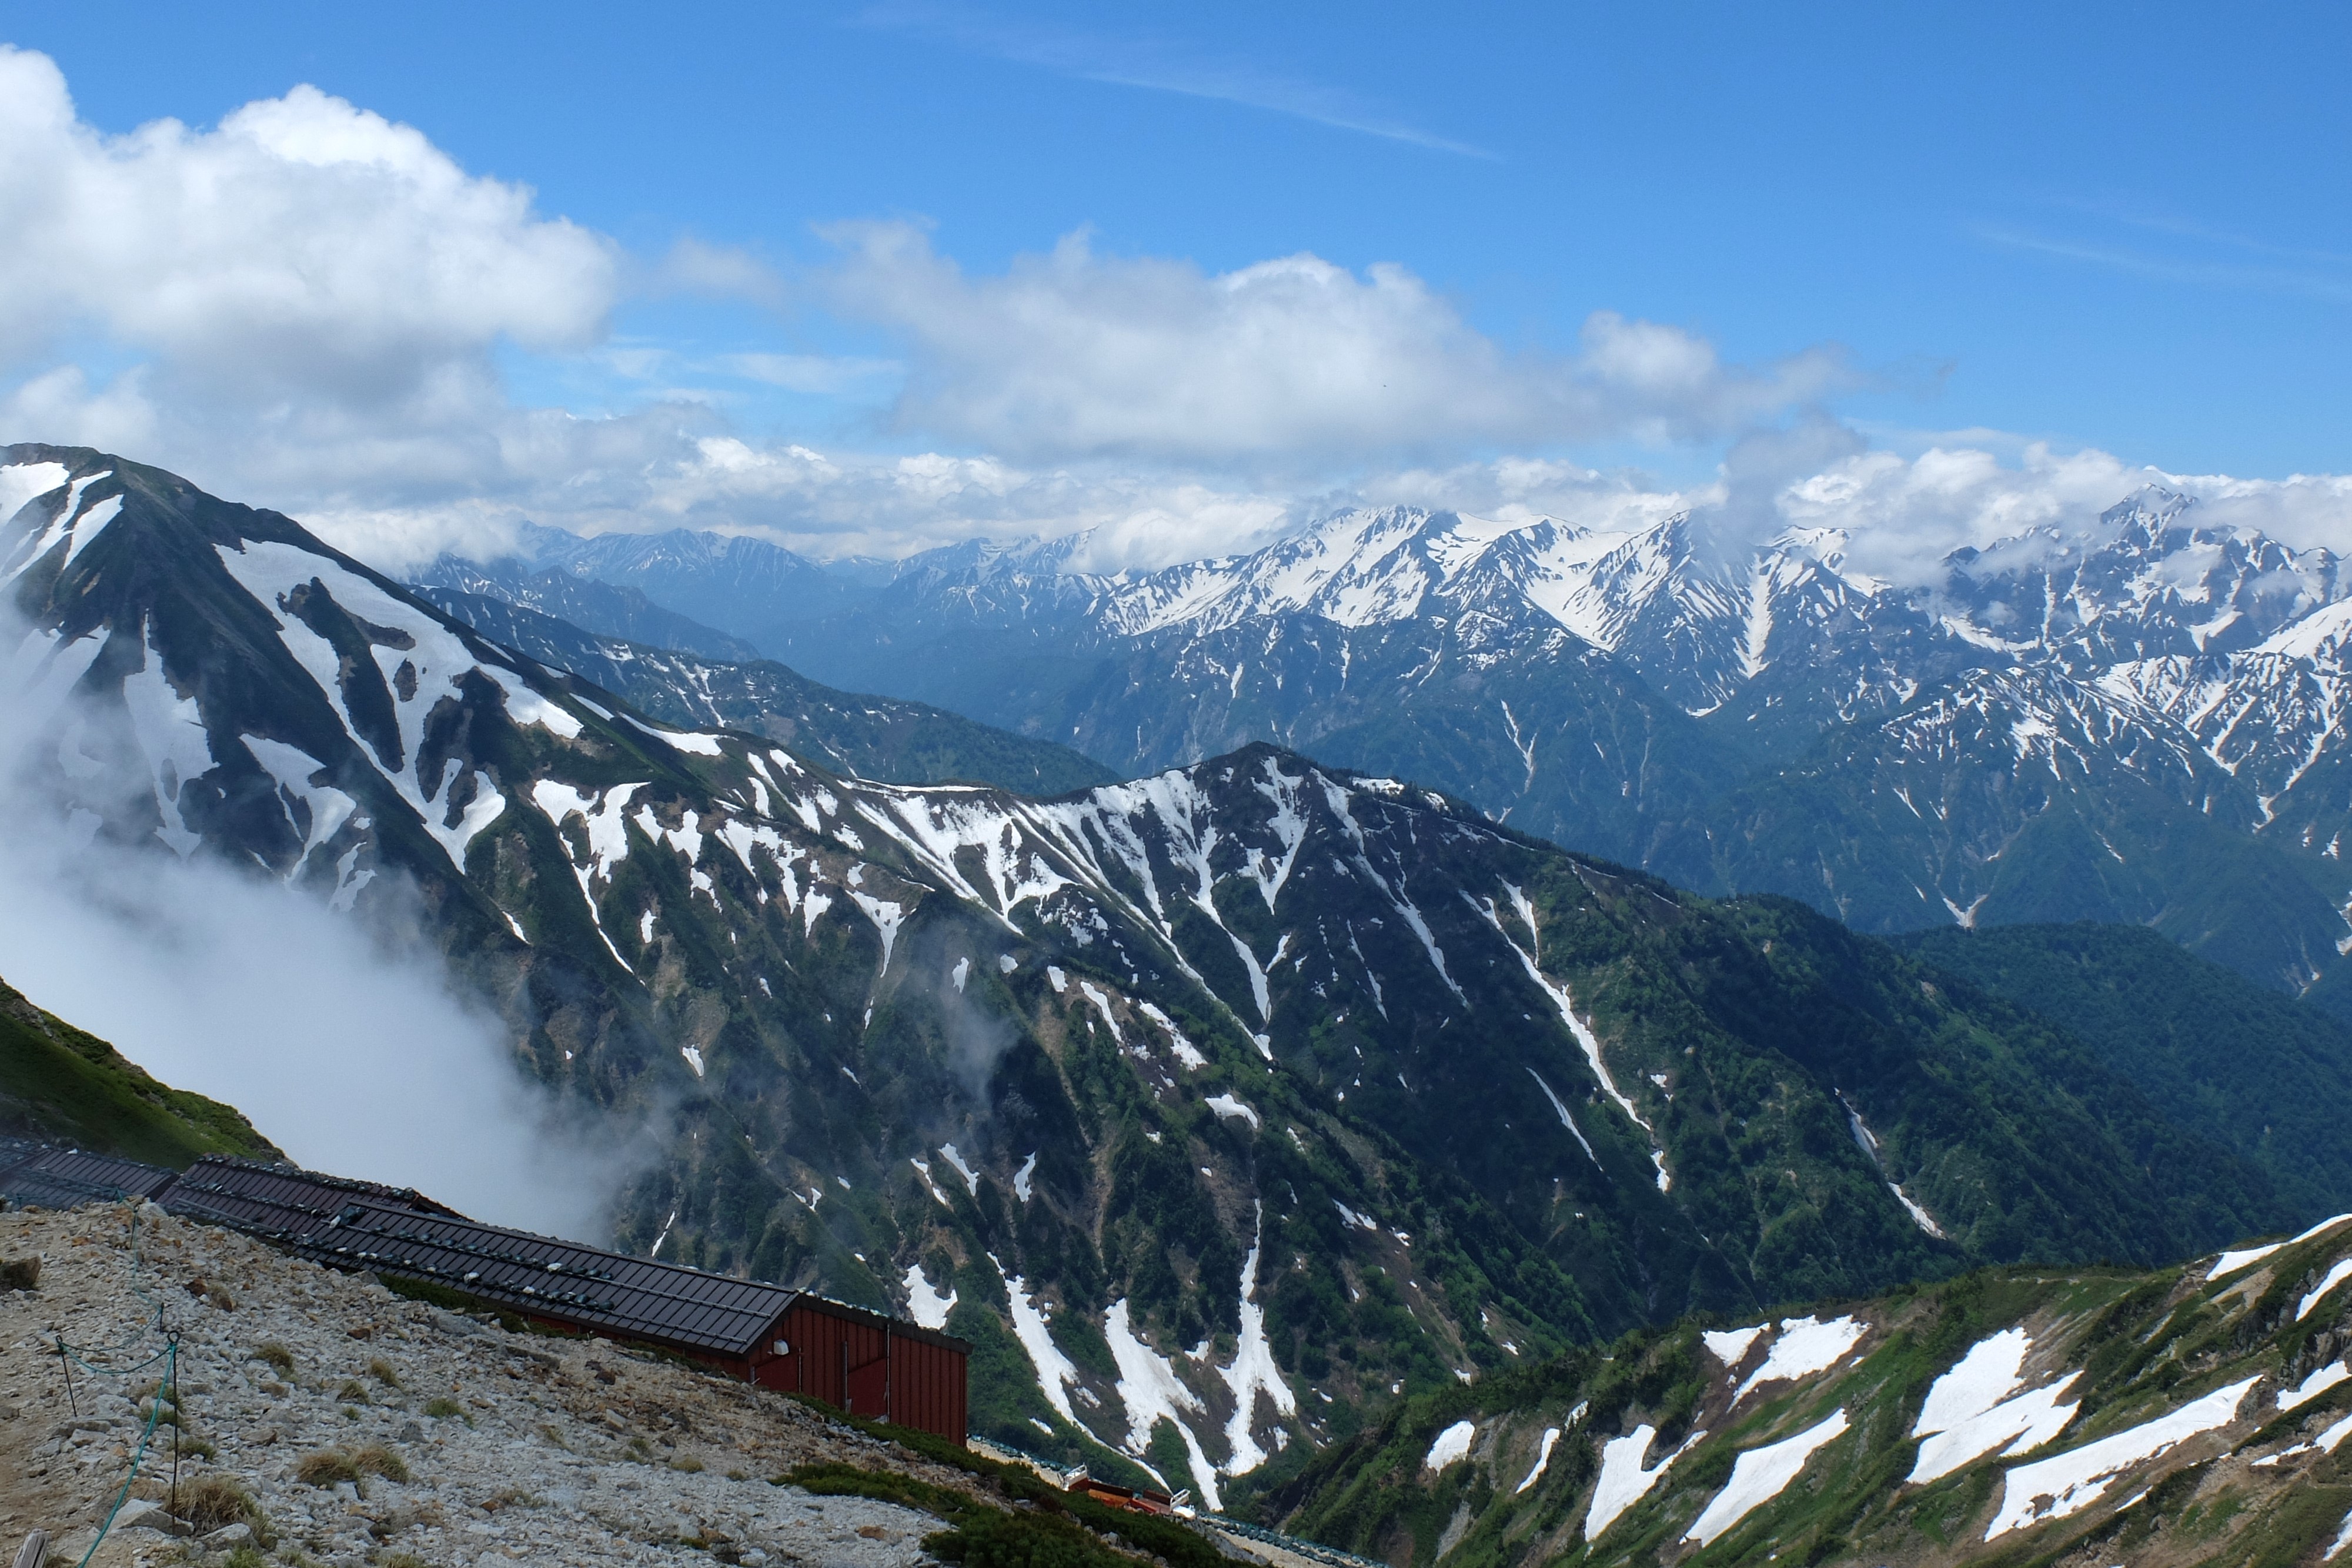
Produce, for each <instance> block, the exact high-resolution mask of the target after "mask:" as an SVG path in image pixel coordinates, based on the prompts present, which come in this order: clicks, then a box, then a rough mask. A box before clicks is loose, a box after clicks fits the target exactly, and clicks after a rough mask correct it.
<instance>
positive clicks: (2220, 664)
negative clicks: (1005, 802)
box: [426, 489, 2352, 1005]
mask: <svg viewBox="0 0 2352 1568" xmlns="http://www.w3.org/2000/svg"><path fill="white" fill-rule="evenodd" d="M1849 543H1850V541H1849V539H1848V538H1846V536H1845V535H1843V533H1841V532H1839V531H1837V530H1834V529H1790V530H1787V531H1784V532H1782V533H1780V535H1778V536H1776V537H1775V538H1771V539H1770V540H1769V541H1768V542H1766V543H1765V544H1763V545H1761V546H1759V547H1757V548H1755V549H1745V548H1738V547H1734V548H1728V549H1727V548H1726V547H1724V546H1723V545H1721V544H1720V543H1718V542H1717V540H1716V539H1715V538H1712V537H1711V535H1710V534H1709V532H1708V530H1707V529H1706V527H1705V526H1704V524H1703V523H1702V522H1700V521H1698V520H1695V519H1694V518H1692V517H1688V516H1677V517H1670V518H1667V519H1665V520H1664V521H1661V522H1659V523H1657V524H1654V525H1652V526H1648V527H1643V528H1635V529H1630V530H1627V531H1622V532H1602V531H1596V530H1593V529H1589V528H1574V527H1570V526H1569V525H1566V524H1563V523H1559V522H1556V521H1550V520H1542V519H1538V520H1531V521H1525V522H1514V523H1501V522H1495V521H1490V520H1486V519H1481V518H1477V517H1465V516H1462V515H1458V514H1454V513H1447V512H1435V513H1431V512H1423V511H1415V510H1405V509H1397V510H1387V511H1357V512H1349V513H1344V514H1341V515H1339V516H1336V517H1330V518H1328V519H1327V520H1326V521H1324V522H1323V523H1322V524H1320V525H1318V527H1316V528H1313V529H1311V530H1309V531H1308V532H1307V533H1305V534H1302V535H1300V536H1297V537H1296V538H1290V539H1286V540H1284V541H1282V542H1280V543H1278V544H1276V545H1274V546H1271V547H1269V548H1267V549H1262V550H1259V551H1256V552H1255V553H1252V554H1248V555H1243V556H1236V557H1231V558H1225V559H1215V560H1204V561H1198V562H1192V563H1188V564H1183V565H1179V566H1175V567H1171V568H1167V569H1164V570H1154V571H1137V572H1123V573H1118V574H1102V573H1094V572H1088V571H1085V570H1076V568H1075V567H1074V565H1073V562H1074V561H1076V560H1079V559H1083V547H1084V540H1083V539H1082V538H1066V539H1061V540H1055V541H1036V540H1030V541H1024V542H1019V543H1015V544H1011V545H992V544H987V543H984V542H983V543H972V544H965V545H960V546H955V547H951V548H949V549H940V550H934V551H930V552H927V553H925V554H921V555H918V556H915V557H913V558H911V559H908V560H907V561H905V562H902V563H901V564H900V565H899V566H898V568H897V570H895V572H894V573H892V574H891V575H890V576H889V577H888V578H887V580H877V578H878V577H879V575H880V574H879V573H878V571H877V569H876V568H875V567H874V566H873V564H872V563H860V564H859V565H858V567H857V568H856V570H854V571H851V572H835V571H828V570H825V569H823V568H820V567H817V566H815V565H814V563H811V562H808V561H805V560H803V559H801V558H798V557H795V556H793V555H792V554H791V553H790V552H789V551H785V550H782V549H778V548H776V547H773V546H770V545H765V544H761V543H758V542H756V541H752V540H748V539H734V540H719V539H717V538H714V537H712V536H707V535H697V534H692V533H687V532H682V531H679V532H671V533H667V534H657V535H648V536H638V537H626V538H613V537H606V538H599V539H595V540H579V539H575V538H572V537H571V536H569V535H561V534H558V533H556V532H554V531H553V530H541V531H539V532H538V533H537V534H535V535H534V536H533V537H532V540H531V548H532V549H533V550H534V552H535V553H534V559H533V560H532V562H531V563H530V565H529V566H528V567H526V566H525V565H524V564H523V563H520V562H512V561H509V562H507V563H504V564H503V566H500V567H497V568H492V569H479V568H468V567H467V565H466V563H459V562H450V561H446V560H445V561H444V562H442V563H440V565H439V566H438V567H437V568H436V571H435V572H434V573H430V574H427V578H426V580H433V581H442V582H449V583H452V584H453V585H454V583H455V582H456V581H457V580H458V579H459V578H460V577H462V576H463V574H464V573H465V572H466V571H467V570H476V571H477V574H478V572H479V571H480V570H493V571H494V572H496V573H499V574H502V575H503V577H504V579H505V580H506V581H507V583H508V586H506V587H504V588H497V589H492V590H491V591H495V592H499V593H500V594H501V595H503V596H506V597H510V598H519V599H520V601H526V602H547V601H543V600H542V601H531V600H530V599H529V598H528V591H527V590H526V589H525V588H524V587H523V586H522V583H521V579H522V578H524V577H526V576H528V575H530V572H531V571H533V570H536V571H538V572H539V573H540V574H541V577H542V579H543V578H544V575H545V572H546V571H547V570H549V569H553V570H556V571H557V572H559V573H561V574H564V575H566V576H567V577H568V578H572V579H585V580H596V581H599V582H602V583H604V584H607V585H611V586H618V587H623V588H626V589H634V590H636V591H640V592H642V593H643V594H644V595H645V596H646V600H647V601H649V602H650V603H652V604H656V605H659V606H661V607H662V608H665V609H667V610H669V611H672V612H677V613H679V614H682V615H685V616H688V617H690V618H691V619H693V620H694V621H697V622H702V623H704V624H705V625H706V627H707V628H708V629H709V630H708V632H707V633H706V634H705V635H704V636H703V637H702V639H701V641H702V643H703V644H704V645H709V639H710V638H711V637H732V638H740V639H742V640H744V641H747V642H749V643H753V644H756V645H757V646H758V647H759V648H760V649H761V651H762V652H764V653H768V654H770V655H771V656H772V657H775V658H778V659H781V660H782V661H784V662H785V663H787V664H791V665H793V667H794V668H796V669H799V670H801V671H802V672H803V673H804V674H808V675H810V676H813V677H814V678H815V679H818V680H822V681H825V682H829V683H832V684H834V685H840V686H845V687H848V688H851V689H856V690H865V691H876V692H883V693H887V694H889V695H894V696H898V697H902V698H910V699H915V700H919V701H923V702H927V703H931V704H936V705H938V706H941V707H944V708H948V709H951V710H953V711H956V712H959V713H962V714H965V715H968V716H971V717H973V718H976V719H980V720H983V721H985V722H987V723H989V724H992V725H996V726H999V727H1003V728H1005V729H1009V730H1013V731H1015V732H1018V733H1021V734H1024V735H1029V736H1033V737H1038V738H1041V739H1052V740H1055V741H1058V742H1061V743H1063V744H1065V745H1066V746H1069V747H1074V748H1076V749H1077V750H1079V751H1082V752H1084V753H1086V754H1087V755H1088V756H1090V757H1093V758H1097V760H1099V761H1100V762H1102V763H1103V764H1105V765H1107V766H1108V768H1112V769H1113V770H1115V771H1117V772H1119V773H1123V774H1133V773H1139V772H1146V771H1150V770H1151V769H1155V768H1164V767H1170V766H1177V765H1182V764H1186V763H1189V762H1192V761H1196V760H1199V759H1200V758H1205V757H1209V756H1213V755H1216V754H1218V753H1220V752H1223V751H1225V750H1229V749H1231V748H1232V747H1236V746H1239V745H1243V744H1246V743H1248V742H1250V741H1253V740H1271V741H1275V742H1276V743H1278V744H1281V745H1285V746H1289V747H1297V748H1300V749H1303V750H1307V751H1310V752H1312V753H1313V754H1314V755H1316V756H1317V757H1318V758H1323V759H1325V760H1327V761H1329V762H1332V763H1335V764H1339V765H1344V766H1351V767H1360V768H1371V769H1375V770H1379V771H1382V772H1388V773H1393V774H1397V775H1400V776H1403V777H1409V778H1412V779H1416V780H1418V781H1420V782H1422V783H1424V784H1427V785H1430V786H1432V787H1433V788H1436V789H1442V790H1444V791H1446V792H1447V793H1449V794H1453V795H1455V796H1458V797H1460V798H1462V799H1464V800H1468V801H1470V802H1472V803H1473V804H1475V805H1476V806H1477V807H1479V808H1480V809H1481V810H1485V811H1486V812H1487V813H1488V814H1490V815H1491V816H1493V817H1494V818H1496V820H1498V821H1507V822H1508V823H1509V824H1510V825H1511V826H1513V827H1517V828H1524V829H1526V830H1528V831H1531V832H1535V833H1538V834H1540V835H1542V836H1544V837H1547V838H1550V839H1552V840H1554V841H1558V842H1560V843H1562V844H1565V845H1567V846H1569V847H1570V848H1574V849H1578V850H1582V851H1586V852H1592V853H1597V854H1601V855H1604V856H1607V857H1609V858H1611V859H1614V860H1618V861H1621V862H1626V863H1630V864H1635V865H1639V866H1642V867H1643V868H1645V869H1648V870H1651V871H1654V872H1655V873H1659V874H1661V875H1664V876H1666V877H1668V878H1669V879H1670V880H1673V881H1675V882H1678V883H1684V884H1685V885H1688V886H1692V887H1696V888H1699V889H1703V890H1706V891H1708V892H1711V893H1717V894H1724V893H1744V892H1776V893H1784V894H1789V895H1790V896H1793V897H1797V898H1801V899H1803V900H1805V901H1807V902H1808V903H1811V904H1814V905H1815V906H1816V907H1819V908H1822V909H1823V910H1825V911H1828V912H1830V913H1833V914H1835V915H1838V916H1839V917H1840V918H1842V919H1844V920H1846V921H1848V922H1851V923H1852V924H1853V925H1856V926H1858V927H1860V928H1862V929H1864V930H1874V931H1900V930H1906V929H1914V928H1919V927H1925V926H1929V925H1940V924H1957V925H1996V924H2006V923H2014V922H2021V921H2027V922H2031V921H2053V920H2073V919H2094V920H2108V921H2118V922H2125V923H2133V924H2149V925H2154V926H2155V927H2156V928H2157V929H2158V930H2160V931H2163V932H2164V933H2166V934H2167V935H2168V936H2173V937H2174V938H2176V939H2177V940H2179V941H2181V942H2183V943H2185V944H2186V945H2188V946H2190V947H2191V948H2192V949H2194V950H2196V951H2199V952H2201V953H2204V954H2206V955H2208V956H2211V957H2214V958H2216V959H2218V960H2220V961H2221V962H2223V963H2226V964H2228V965H2230V966H2231V967H2235V968H2237V969H2239V970H2240V971H2241V972H2242V973H2245V974H2247V975H2250V976H2252V977H2257V978H2259V979H2261V980H2262V981H2263V983H2264V984H2266V985H2271V986H2274V987H2277V988H2284V989H2286V990H2290V991H2294V992H2298V993H2302V992H2310V993H2312V994H2313V995H2314V996H2315V998H2318V999H2321V1000H2324V1001H2328V1002H2330V1003H2331V1005H2333V1003H2334V998H2335V996H2336V988H2337V986H2338V985H2340V984H2343V983H2344V982H2341V981H2338V980H2336V978H2335V977H2336V975H2337V974H2338V973H2339V971H2340V970H2341V969H2342V967H2343V960H2344V954H2345V951H2346V949H2347V946H2352V922H2347V913H2346V912H2347V907H2348V906H2352V873H2347V870H2346V868H2345V864H2344V861H2343V858H2342V854H2343V843H2342V840H2343V830H2344V828H2345V826H2346V821H2347V810H2352V773H2347V768H2346V757H2347V728H2346V727H2345V726H2344V724H2343V723H2342V722H2341V721H2342V718H2343V715H2344V707H2345V702H2346V697H2347V680H2346V672H2347V665H2346V653H2345V644H2346V632H2347V627H2352V607H2347V601H2346V593H2347V588H2352V584H2347V582H2346V581H2345V580H2344V573H2343V567H2342V562H2341V561H2340V560H2339V559H2337V558H2336V556H2334V555H2333V554H2331V553H2330V552H2328V551H2326V550H2325V549H2311V550H2297V549H2290V548H2288V547H2286V546H2284V545H2282V544H2280V543H2278V542H2277V541H2275V540H2273V539H2270V538H2266V537H2264V536H2263V534H2261V533H2260V532H2259V531H2256V530H2253V529H2252V528H2243V527H2233V526H2221V525H2208V524H2205V523H2203V522H2201V521H2200V514H2199V508H2198V506H2197V503H2196V502H2195V501H2194V499H2193V498H2191V497H2184V496H2179V495H2175V494H2171V493H2168V492H2165V491H2162V490H2159V489H2147V490H2144V491H2141V492H2140V493H2138V494H2137V495H2134V496H2130V497H2126V498H2124V499H2123V500H2121V501H2120V502H2118V503H2117V504H2116V506H2114V507H2111V508H2110V509H2108V510H2107V511H2106V512H2105V514H2104V515H2102V516H2100V517H2097V518H2096V519H2090V518H2085V519H2082V521H2081V523H2080V525H2079V526H2076V527H2072V528H2059V527H2056V526H2046V527H2042V528H2035V529H2032V530H2029V531H2027V532H2025V533H2023V534H2021V535H2019V536H2018V537H2016V538H2011V539H2008V540H2005V541H2003V542H2001V543H1999V544H1997V545H1995V546H1993V547H1992V548H1990V549H1982V550H1976V549H1963V550H1960V551H1957V552H1955V553H1954V554H1952V555H1951V556H1949V557H1948V558H1947V559H1945V560H1944V562H1943V563H1942V565H1941V566H1940V567H1939V568H1938V569H1937V570H1936V571H1935V572H1934V573H1933V574H1932V579H1931V580H1928V581H1926V582H1924V583H1895V582H1890V581H1887V580H1882V579H1879V578H1875V577H1873V576H1871V575H1869V574H1867V573H1865V572H1863V571H1861V570H1857V569H1855V568H1854V567H1853V566H1852V565H1851V564H1850V563H1849V560H1848V558H1847V553H1846V552H1847V547H1848V544H1849ZM475 586H476V587H478V588H479V587H482V586H484V585H483V583H481V582H480V581H479V580H477V581H476V582H475ZM574 608H575V609H581V612H582V613H583V614H587V613H590V612H587V611H585V610H584V608H582V607H579V606H574ZM590 623H593V622H590ZM619 624H620V623H619V622H617V621H611V622H607V624H606V625H604V626H600V627H599V628H598V629H600V630H618V629H619ZM673 635H674V636H682V635H683V634H682V633H679V634H673ZM674 645H679V646H686V645H688V643H683V642H678V643H674Z"/></svg>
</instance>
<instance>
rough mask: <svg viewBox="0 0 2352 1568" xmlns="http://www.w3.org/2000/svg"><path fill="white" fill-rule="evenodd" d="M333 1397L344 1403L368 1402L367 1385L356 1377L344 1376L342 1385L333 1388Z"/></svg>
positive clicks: (358, 1403) (359, 1403)
mask: <svg viewBox="0 0 2352 1568" xmlns="http://www.w3.org/2000/svg"><path fill="white" fill-rule="evenodd" d="M335 1397H336V1398H338V1399H340V1400H341V1401H342V1402H343V1403H344V1404H346V1405H364V1404H366V1403H367V1402H368V1396H367V1385H366V1384H364V1383H362V1382H361V1381H360V1380H359V1379H358V1378H356V1377H346V1378H344V1379H343V1385H342V1386H341V1388H338V1389H336V1390H335Z"/></svg>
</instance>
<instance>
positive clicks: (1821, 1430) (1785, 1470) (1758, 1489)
mask: <svg viewBox="0 0 2352 1568" xmlns="http://www.w3.org/2000/svg"><path fill="white" fill-rule="evenodd" d="M1846 1426H1847V1423H1846V1418H1845V1408H1844V1406H1839V1408H1838V1409H1837V1411H1836V1412H1835V1413H1834V1414H1832V1416H1830V1418H1829V1419H1828V1420H1826V1421H1823V1422H1822V1423H1821V1424H1820V1425H1818V1426H1815V1427H1808V1428H1806V1429H1805V1430H1804V1431H1802V1432H1800V1433H1798V1434H1797V1435H1796V1436H1795V1437H1784V1438H1782V1439H1781V1440H1780V1442H1777V1443H1769V1444H1767V1445H1765V1446H1764V1447H1763V1448H1750V1449H1748V1451H1747V1452H1746V1453H1744V1454H1742V1455H1740V1456H1739V1458H1738V1459H1737V1460H1735V1461H1734V1462H1733V1464H1732V1467H1731V1479H1730V1480H1729V1481H1727V1482H1726V1483H1725V1485H1724V1488H1723V1490H1721V1491H1719V1492H1717V1493H1716V1494H1715V1498H1714V1500H1712V1501H1710V1502H1709V1503H1708V1504H1707V1505H1706V1508H1704V1509H1703V1510H1701V1511H1700V1512H1699V1516H1698V1518H1697V1519H1696V1520H1695V1521H1692V1523H1691V1527H1690V1530H1689V1531H1688V1532H1687V1533H1686V1534H1685V1535H1684V1537H1683V1539H1684V1540H1685V1541H1696V1542H1698V1543H1699V1544H1700V1545H1702V1546H1705V1545H1706V1544H1708V1543H1709V1542H1713V1541H1715V1540H1716V1539H1717V1537H1719V1536H1721V1535H1722V1534H1724V1533H1725V1532H1726V1531H1728V1530H1730V1529H1731V1528H1732V1527H1733V1526H1735V1525H1737V1524H1738V1522H1739V1521H1741V1520H1743V1519H1745V1518H1747V1517H1748V1515H1749V1514H1751V1513H1753V1512H1755V1511H1757V1510H1758V1509H1759V1508H1762V1507H1763V1506H1764V1505H1765V1504H1766V1503H1768V1502H1770V1501H1771V1500H1773V1499H1774V1498H1777V1497H1779V1496H1780V1494H1781V1492H1783V1491H1785V1490H1788V1485H1789V1483H1790V1481H1793V1480H1795V1479H1797V1477H1798V1476H1799V1474H1801V1472H1802V1471H1803V1469H1804V1468H1805V1463H1806V1461H1807V1460H1809V1459H1811V1458H1812V1457H1813V1454H1814V1452H1815V1450H1817V1449H1819V1448H1822V1447H1824V1446H1826V1445H1827V1444H1829V1443H1832V1442H1834V1441H1836V1440H1837V1438H1839V1437H1842V1436H1843V1435H1844V1433H1845V1430H1846Z"/></svg>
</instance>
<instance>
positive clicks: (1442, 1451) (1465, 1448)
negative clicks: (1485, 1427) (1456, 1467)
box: [1421, 1421, 1478, 1470]
mask: <svg viewBox="0 0 2352 1568" xmlns="http://www.w3.org/2000/svg"><path fill="white" fill-rule="evenodd" d="M1477 1435H1478V1427H1477V1426H1476V1424H1475V1422H1470V1421H1456V1422H1455V1423H1454V1425H1452V1426H1451V1427H1447V1428H1445V1430H1444V1431H1443V1432H1440V1433H1439V1434H1438V1435H1437V1437H1436V1439H1435V1440H1434V1441H1433V1442H1432V1443H1431V1444H1430V1445H1429V1454H1428V1456H1427V1457H1426V1458H1423V1460H1422V1461H1421V1467H1422V1469H1425V1470H1442V1469H1444V1468H1445V1467H1446V1466H1448V1465H1451V1464H1457V1463H1459V1462H1460V1461H1462V1460H1463V1459H1465V1458H1469V1456H1470V1443H1471V1440H1472V1439H1473V1438H1475V1437H1477Z"/></svg>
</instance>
